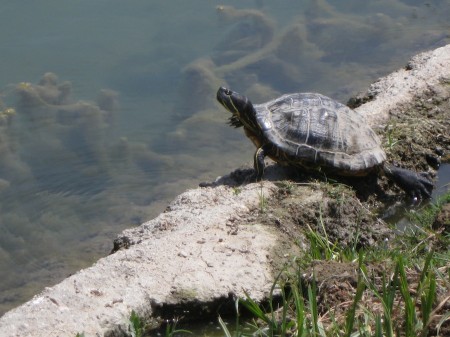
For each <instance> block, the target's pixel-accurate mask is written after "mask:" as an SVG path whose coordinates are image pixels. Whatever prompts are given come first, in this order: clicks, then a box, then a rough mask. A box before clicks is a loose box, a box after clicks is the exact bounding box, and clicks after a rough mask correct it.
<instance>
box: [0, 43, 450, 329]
mask: <svg viewBox="0 0 450 337" xmlns="http://www.w3.org/2000/svg"><path fill="white" fill-rule="evenodd" d="M407 69H408V70H407ZM407 69H402V70H399V71H397V72H395V73H393V74H391V75H389V76H387V77H386V78H384V79H381V80H379V81H378V82H377V83H375V84H374V85H373V86H372V87H371V89H370V90H369V92H368V94H369V96H370V97H371V99H372V100H371V101H369V102H367V103H365V104H364V105H362V106H361V107H359V108H358V111H360V112H361V113H364V114H367V115H368V116H370V117H371V118H372V122H373V123H382V121H383V120H385V119H386V116H388V114H389V112H390V111H391V110H393V109H397V108H398V107H399V106H401V105H402V104H406V103H407V102H408V101H411V100H412V99H413V97H414V96H415V95H420V94H421V93H423V92H424V91H425V90H429V88H430V87H432V88H433V90H438V87H439V85H440V83H442V82H445V83H448V82H446V81H449V79H450V45H447V46H445V47H442V48H439V49H436V50H434V51H431V52H428V53H424V54H421V55H418V56H416V57H415V58H413V60H412V61H411V62H410V63H409V64H408V67H407ZM447 85H448V84H447ZM269 171H270V167H269V168H268V171H267V172H266V176H265V177H266V179H268V181H265V182H263V183H261V184H248V185H246V186H241V187H239V188H233V187H229V186H225V185H220V184H219V185H218V186H217V187H214V188H212V187H206V188H198V189H194V190H189V191H187V192H185V193H183V194H181V195H180V196H178V197H177V198H176V199H175V200H174V201H173V202H172V203H171V204H170V205H169V207H168V208H167V210H166V212H164V213H162V214H161V215H159V216H158V217H156V218H155V219H153V220H151V221H149V222H147V223H144V224H142V225H141V226H139V227H136V228H132V229H129V230H126V231H124V232H123V233H122V234H121V235H120V237H119V239H118V240H117V241H116V245H115V249H116V250H118V251H116V252H115V253H114V254H112V255H110V256H107V257H105V258H102V259H100V260H99V261H97V262H96V263H95V264H94V265H93V266H92V267H90V268H87V269H83V270H81V271H79V272H77V273H76V274H75V275H73V276H71V277H69V278H67V279H65V280H64V281H62V282H61V283H59V284H57V285H55V286H53V287H49V288H46V289H45V290H44V291H43V292H42V293H41V294H39V295H37V296H35V297H34V298H33V299H32V300H30V301H28V302H27V303H25V304H23V305H21V306H20V307H18V308H15V309H13V310H11V311H9V312H7V313H6V314H5V315H4V316H2V317H1V318H0V336H6V337H12V336H36V337H44V336H45V337H51V336H75V335H76V334H77V333H81V332H84V333H85V335H86V336H104V335H106V336H121V335H123V333H121V332H120V331H121V329H122V330H124V329H125V330H126V328H125V327H126V326H127V324H128V322H127V320H128V317H129V315H130V313H131V311H132V310H134V311H136V312H137V313H138V314H140V315H145V316H146V317H150V316H152V315H155V313H156V311H155V308H157V307H158V306H159V305H163V304H166V303H168V304H170V303H172V304H176V303H183V302H189V301H196V302H197V303H204V304H205V305H206V304H208V303H212V302H214V301H215V300H217V299H220V298H222V299H225V298H229V296H230V294H231V295H234V296H242V295H243V294H244V290H246V291H248V293H249V294H250V296H251V297H252V298H254V299H255V300H257V301H258V300H262V299H264V298H265V297H267V295H268V293H269V291H270V288H271V286H272V281H273V279H274V275H273V274H274V271H273V269H272V268H273V267H274V255H273V252H274V249H275V248H276V247H277V245H279V243H280V240H281V239H282V238H286V237H283V234H282V233H281V231H280V230H279V229H277V228H275V227H273V226H268V225H263V224H261V223H257V222H255V223H250V224H249V223H246V224H242V223H241V222H240V220H241V218H243V217H245V215H247V214H249V213H250V212H252V211H254V210H255V209H258V208H259V207H261V205H260V203H261V198H263V197H264V198H270V196H271V195H272V193H273V191H274V189H275V186H274V185H273V183H271V182H270V178H268V175H270V172H269ZM274 179H276V177H275V178H274ZM224 181H225V180H224ZM310 193H311V194H314V193H318V192H314V191H313V190H312V189H310ZM283 243H284V246H283V249H285V252H286V254H285V255H286V258H287V259H289V258H291V257H290V256H289V247H290V248H291V249H292V251H295V249H296V246H295V245H294V243H292V242H289V241H288V240H286V242H283Z"/></svg>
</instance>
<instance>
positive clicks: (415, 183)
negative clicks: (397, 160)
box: [383, 163, 433, 200]
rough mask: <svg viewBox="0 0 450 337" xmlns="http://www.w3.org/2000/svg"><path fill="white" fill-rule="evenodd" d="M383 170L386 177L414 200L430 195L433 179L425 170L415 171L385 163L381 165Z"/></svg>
mask: <svg viewBox="0 0 450 337" xmlns="http://www.w3.org/2000/svg"><path fill="white" fill-rule="evenodd" d="M383 171H384V173H385V174H386V176H387V177H388V178H390V179H391V180H392V181H393V182H395V183H396V184H397V185H398V186H399V187H400V188H402V189H403V190H404V191H405V192H406V193H408V194H409V195H411V196H412V197H413V199H414V200H417V199H421V198H430V197H431V192H432V191H433V181H432V180H431V179H430V177H429V175H428V173H427V172H420V173H417V172H414V171H411V170H408V169H403V168H400V167H396V166H394V165H391V164H387V163H385V164H384V165H383Z"/></svg>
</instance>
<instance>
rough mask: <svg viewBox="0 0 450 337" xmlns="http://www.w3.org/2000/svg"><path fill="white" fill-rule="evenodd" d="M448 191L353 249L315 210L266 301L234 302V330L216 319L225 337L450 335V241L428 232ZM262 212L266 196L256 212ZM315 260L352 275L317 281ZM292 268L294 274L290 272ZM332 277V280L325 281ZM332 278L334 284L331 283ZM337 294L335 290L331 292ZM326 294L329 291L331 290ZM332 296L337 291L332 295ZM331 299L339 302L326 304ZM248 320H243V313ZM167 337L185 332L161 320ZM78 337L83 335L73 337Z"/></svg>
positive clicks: (140, 330) (139, 325)
mask: <svg viewBox="0 0 450 337" xmlns="http://www.w3.org/2000/svg"><path fill="white" fill-rule="evenodd" d="M449 202H450V193H449V194H447V195H444V196H443V197H441V198H440V199H439V200H437V201H436V202H435V203H433V204H429V205H428V206H426V207H424V208H422V209H421V210H420V212H417V211H410V213H409V217H410V219H411V221H412V222H413V223H414V226H412V227H411V228H412V229H411V230H409V231H406V232H404V233H402V234H401V235H399V236H398V237H397V238H396V240H395V241H396V242H391V243H390V248H389V249H388V248H387V247H386V246H385V245H380V246H379V247H369V248H360V249H357V245H356V241H357V239H358V234H357V233H356V235H355V244H354V245H350V247H345V248H342V247H341V246H340V245H339V244H338V243H336V242H331V241H330V239H329V236H328V235H327V231H326V226H325V224H324V221H323V219H322V216H321V212H319V230H318V231H314V230H313V229H312V228H311V227H308V231H307V233H306V236H307V238H308V239H309V242H310V245H309V248H308V251H307V252H305V258H295V259H293V260H292V261H291V265H288V266H286V267H285V268H284V269H283V270H282V271H281V272H280V273H279V274H278V275H277V277H276V278H275V280H274V281H273V284H272V287H271V289H270V292H269V296H268V300H267V303H264V304H261V303H258V302H257V301H255V300H254V299H252V297H251V296H250V294H249V293H245V296H244V297H243V298H238V299H236V301H235V311H236V320H235V325H234V329H233V331H230V330H229V328H228V326H227V325H226V324H225V322H224V321H223V320H222V318H221V317H218V322H219V325H220V327H221V329H222V331H223V335H224V336H226V337H246V336H249V337H250V336H252V337H258V336H259V337H294V336H295V337H329V336H333V337H369V336H370V337H385V336H386V337H416V336H418V337H427V336H443V335H448V334H449V333H450V324H449V321H450V311H449V310H448V308H449V307H450V306H449V303H450V252H449V249H448V247H450V236H449V235H448V234H445V233H444V232H442V230H440V229H438V230H433V222H434V220H435V218H436V215H437V214H438V213H439V211H440V209H441V208H442V206H443V205H444V204H445V203H449ZM265 209H266V200H265V197H264V193H263V190H262V188H261V191H260V210H261V212H264V211H265ZM317 262H326V263H335V264H342V265H344V264H346V265H350V266H352V268H353V269H352V270H354V275H353V277H352V278H351V280H350V281H349V280H348V279H349V278H345V277H344V278H339V275H335V276H333V277H329V278H328V279H327V278H325V279H322V280H318V279H316V277H315V276H312V277H309V276H308V275H311V271H310V269H308V268H310V267H311V265H313V264H314V263H317ZM293 270H294V272H293ZM330 278H331V280H330ZM333 278H334V280H333ZM333 289H334V290H333ZM330 290H331V291H330ZM333 291H334V292H333ZM333 295H336V296H338V297H340V298H339V301H333V300H329V299H327V296H328V297H330V298H331V297H332V296H333ZM243 312H246V313H247V314H249V315H250V317H251V318H250V319H248V318H246V319H245V320H242V313H243ZM166 323H167V324H166V326H165V330H164V331H163V332H162V333H161V335H164V336H165V337H175V336H177V335H180V334H183V335H184V334H186V333H189V331H187V330H180V329H178V328H177V323H178V321H177V320H174V321H172V322H170V323H169V322H166ZM147 332H148V331H146V327H145V324H144V320H143V319H142V318H141V317H139V316H138V315H137V314H136V313H135V312H134V311H132V312H131V315H130V318H129V323H128V330H127V332H126V336H132V337H143V336H146V335H148V334H146V333H147ZM77 337H84V335H83V334H77Z"/></svg>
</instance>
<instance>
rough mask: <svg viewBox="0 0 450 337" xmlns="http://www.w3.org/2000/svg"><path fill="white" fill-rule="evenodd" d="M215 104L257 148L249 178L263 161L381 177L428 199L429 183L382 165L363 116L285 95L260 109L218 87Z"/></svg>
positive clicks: (308, 96)
mask: <svg viewBox="0 0 450 337" xmlns="http://www.w3.org/2000/svg"><path fill="white" fill-rule="evenodd" d="M217 100H218V101H219V103H220V104H222V105H223V106H224V107H225V109H226V110H228V111H229V112H231V114H232V115H231V117H230V118H229V124H230V125H231V126H233V127H235V128H240V127H243V128H244V132H245V134H246V136H247V137H248V138H249V139H250V140H251V141H252V142H253V144H254V145H255V146H256V152H255V154H254V172H253V174H252V179H254V180H256V181H259V180H261V179H262V177H263V173H264V167H265V163H264V159H265V157H266V156H267V157H269V158H271V159H272V160H274V161H275V162H277V163H279V164H282V165H288V166H293V167H296V168H300V169H303V170H307V171H311V170H314V171H320V172H324V173H326V174H333V175H337V176H366V175H368V174H369V173H371V172H376V173H377V174H378V173H384V174H385V175H386V176H387V177H388V178H389V179H391V180H392V181H393V182H394V183H396V184H397V185H398V186H399V187H400V188H402V189H403V190H404V191H405V192H406V193H407V194H409V195H410V196H412V197H413V199H414V200H417V199H422V198H429V197H430V196H431V192H432V190H433V182H432V180H431V178H430V176H429V174H428V173H427V172H420V173H418V172H415V171H412V170H408V169H405V168H400V167H397V166H395V165H393V164H390V163H388V162H387V160H386V159H387V157H386V153H385V151H384V150H383V149H382V147H381V141H380V139H379V138H378V136H377V135H376V133H375V132H374V131H373V130H372V128H371V127H370V126H369V125H368V123H367V121H366V120H365V119H364V116H362V115H361V114H359V113H357V112H356V111H354V110H352V109H350V108H349V107H347V106H346V105H344V104H342V103H340V102H338V101H336V100H333V99H332V98H329V97H327V96H324V95H322V94H318V93H293V94H285V95H282V96H280V97H278V98H276V99H273V100H271V101H268V102H266V103H262V104H252V103H251V101H250V100H249V99H248V98H247V97H245V96H243V95H241V94H239V93H237V92H235V91H232V90H230V89H227V88H225V87H220V88H219V90H218V91H217Z"/></svg>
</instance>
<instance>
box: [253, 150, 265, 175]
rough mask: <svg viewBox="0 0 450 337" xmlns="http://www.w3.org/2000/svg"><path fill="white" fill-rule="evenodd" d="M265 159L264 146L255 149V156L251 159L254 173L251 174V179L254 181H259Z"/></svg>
mask: <svg viewBox="0 0 450 337" xmlns="http://www.w3.org/2000/svg"><path fill="white" fill-rule="evenodd" d="M265 157H266V150H265V149H264V146H261V147H259V148H257V149H256V152H255V155H254V157H253V160H254V165H253V167H254V168H255V172H254V173H253V178H254V179H255V180H256V181H260V180H261V179H262V176H263V174H264V167H265V166H266V164H265V163H264V158H265Z"/></svg>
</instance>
